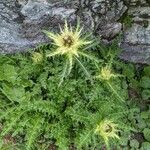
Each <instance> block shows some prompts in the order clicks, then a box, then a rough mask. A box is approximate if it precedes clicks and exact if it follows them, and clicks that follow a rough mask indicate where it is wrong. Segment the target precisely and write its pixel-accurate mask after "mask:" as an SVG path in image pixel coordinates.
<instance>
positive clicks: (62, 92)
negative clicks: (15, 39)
mask: <svg viewBox="0 0 150 150" xmlns="http://www.w3.org/2000/svg"><path fill="white" fill-rule="evenodd" d="M54 48H55V46H53V45H47V46H41V47H39V48H37V49H36V50H35V52H28V53H25V54H15V55H0V122H1V129H0V130H1V133H0V147H1V149H5V146H6V145H7V143H6V137H7V136H8V135H9V136H11V138H13V139H14V141H13V144H12V145H14V146H15V147H18V149H20V150H32V149H33V150H36V149H37V150H38V149H42V150H46V149H47V150H48V149H49V146H50V145H56V146H57V148H58V149H60V150H69V147H70V145H72V144H73V145H74V146H75V147H76V148H77V149H78V150H81V149H85V150H87V149H101V148H103V147H104V144H105V141H104V137H103V136H102V134H98V133H95V131H96V129H97V126H98V125H99V124H100V122H102V121H103V120H108V122H109V120H111V121H113V122H114V124H117V129H116V130H115V131H117V132H116V133H115V136H110V134H108V135H109V136H108V137H106V136H107V134H106V135H105V139H107V144H108V143H109V148H113V147H115V146H116V145H119V144H120V139H121V138H122V135H123V133H126V132H127V131H130V130H133V128H132V126H130V125H129V124H127V123H126V121H125V122H124V118H126V116H127V115H128V114H130V113H132V112H133V111H134V112H136V109H134V108H130V109H129V107H128V104H127V103H125V102H126V100H127V99H128V95H127V88H125V87H124V84H125V83H126V80H125V78H123V77H121V78H120V77H115V78H110V79H109V84H110V85H111V87H113V89H115V91H114V90H112V89H111V88H110V86H109V85H108V84H107V83H106V81H105V80H97V79H95V76H96V74H97V73H98V72H99V70H103V66H106V65H108V64H109V62H111V64H112V65H111V66H112V68H115V67H116V64H115V63H114V64H113V61H115V59H116V58H115V57H116V55H115V54H116V47H115V48H114V47H112V49H110V48H109V49H107V50H102V49H101V47H100V46H99V45H97V46H92V47H90V48H89V49H88V52H89V53H92V54H93V55H94V56H97V59H100V60H101V59H103V60H104V61H103V62H101V61H100V62H95V61H92V60H91V59H87V58H86V57H81V58H80V59H81V62H82V64H83V66H86V69H87V70H88V71H89V73H90V74H91V78H88V77H87V76H85V73H84V72H83V71H82V69H83V68H81V67H79V66H80V65H79V63H76V62H74V65H73V66H72V67H71V69H72V71H71V72H70V76H68V77H67V78H66V79H65V80H64V82H63V83H62V84H61V86H58V83H59V82H60V76H61V75H62V71H63V68H62V64H63V63H64V64H65V63H66V61H65V58H64V57H59V58H48V59H47V51H52V50H54ZM89 55H90V54H89ZM113 73H114V74H115V72H113ZM91 79H92V82H91ZM107 82H108V81H107ZM116 92H117V93H119V98H120V97H121V99H123V101H120V100H119V98H118V95H116ZM127 133H128V132H127ZM111 137H117V138H113V139H112V138H111ZM10 149H11V148H10ZM13 149H15V148H13ZM8 150H9V149H8Z"/></svg>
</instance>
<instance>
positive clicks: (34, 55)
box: [31, 52, 43, 63]
mask: <svg viewBox="0 0 150 150" xmlns="http://www.w3.org/2000/svg"><path fill="white" fill-rule="evenodd" d="M31 58H32V60H33V62H34V63H41V62H42V61H43V55H42V54H41V53H38V52H33V53H32V57H31Z"/></svg>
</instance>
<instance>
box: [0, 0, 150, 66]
mask: <svg viewBox="0 0 150 150" xmlns="http://www.w3.org/2000/svg"><path fill="white" fill-rule="evenodd" d="M130 2H131V3H130ZM133 5H134V6H133ZM137 6H138V7H137ZM149 9H150V7H149V2H148V1H147V0H140V1H139V0H132V1H131V0H74V1H71V0H5V1H2V0H1V1H0V36H1V38H0V52H1V53H8V52H16V51H24V50H27V49H30V48H35V47H36V46H38V45H40V44H44V43H48V42H49V39H48V38H47V37H46V36H45V35H44V34H43V32H42V30H43V29H45V30H51V31H54V32H55V31H57V30H58V24H61V25H63V24H64V20H65V19H67V20H68V22H69V23H71V24H72V25H75V22H76V19H77V18H80V22H81V24H82V25H84V27H85V30H86V31H89V32H92V33H94V34H97V35H99V37H101V38H102V39H104V41H106V43H107V42H109V41H110V40H112V39H114V38H115V37H116V35H118V34H119V33H120V32H121V31H122V24H121V23H120V22H119V20H120V18H121V17H122V15H123V14H124V13H125V12H126V11H127V10H128V13H129V15H130V16H132V17H133V18H132V19H133V22H134V23H133V25H132V27H131V28H129V29H125V30H123V35H124V38H123V41H122V44H121V47H122V48H123V52H122V54H121V56H120V57H121V58H122V59H124V60H128V61H132V62H135V63H147V64H149V54H150V52H149V47H150V35H149V34H150V26H149V24H150V16H149V14H150V10H149Z"/></svg>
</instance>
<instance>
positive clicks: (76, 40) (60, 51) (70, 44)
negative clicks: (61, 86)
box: [44, 21, 97, 83]
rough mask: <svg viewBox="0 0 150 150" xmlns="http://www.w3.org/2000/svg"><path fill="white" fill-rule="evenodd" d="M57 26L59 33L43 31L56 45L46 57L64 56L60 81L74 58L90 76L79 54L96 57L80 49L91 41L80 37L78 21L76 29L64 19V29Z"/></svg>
mask: <svg viewBox="0 0 150 150" xmlns="http://www.w3.org/2000/svg"><path fill="white" fill-rule="evenodd" d="M59 27H60V33H59V34H54V33H52V32H48V31H44V32H45V33H46V35H47V36H48V37H49V38H50V39H52V40H53V43H52V44H54V45H55V46H56V47H57V48H56V49H55V50H54V51H53V52H52V53H50V54H47V57H53V56H56V55H63V56H65V57H66V64H65V67H64V71H63V73H62V78H61V82H62V81H63V78H64V77H65V76H67V75H69V74H70V72H71V70H72V68H73V63H74V62H73V61H74V60H76V61H77V62H78V63H79V65H80V66H81V67H82V69H83V70H84V71H85V72H86V74H87V75H88V76H90V75H89V73H88V71H87V70H86V68H85V67H84V66H83V64H82V63H81V61H80V60H79V56H80V55H81V56H83V57H86V58H88V59H91V60H95V61H97V59H96V58H94V57H93V56H91V55H88V54H87V53H84V52H83V51H81V49H82V50H84V49H85V47H86V46H87V45H90V44H91V46H92V45H93V44H92V43H93V41H91V40H86V38H85V37H84V38H81V32H82V30H83V28H80V25H79V22H78V24H77V27H76V29H73V28H72V26H70V27H69V26H68V23H67V21H65V25H64V29H62V28H61V26H59ZM83 47H84V49H83ZM61 82H60V83H61Z"/></svg>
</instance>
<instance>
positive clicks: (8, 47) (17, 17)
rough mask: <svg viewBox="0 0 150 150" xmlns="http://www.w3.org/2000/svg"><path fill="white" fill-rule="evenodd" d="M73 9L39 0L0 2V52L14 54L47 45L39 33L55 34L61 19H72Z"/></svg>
mask: <svg viewBox="0 0 150 150" xmlns="http://www.w3.org/2000/svg"><path fill="white" fill-rule="evenodd" d="M74 13H75V9H72V8H67V7H65V6H64V4H63V3H60V2H51V3H48V2H47V1H43V0H36V1H31V0H29V1H26V0H22V1H20V0H19V1H17V0H16V1H14V0H5V1H0V20H1V22H0V36H1V38H0V52H2V53H6V52H7V53H8V52H16V51H24V50H27V49H29V48H34V47H36V46H38V45H39V44H43V43H46V42H48V39H47V38H46V37H45V35H44V34H43V33H42V30H43V29H47V30H56V29H58V23H60V24H63V23H64V19H65V18H69V19H70V20H71V21H72V20H74V19H75V15H74Z"/></svg>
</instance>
